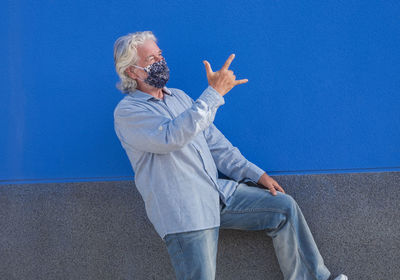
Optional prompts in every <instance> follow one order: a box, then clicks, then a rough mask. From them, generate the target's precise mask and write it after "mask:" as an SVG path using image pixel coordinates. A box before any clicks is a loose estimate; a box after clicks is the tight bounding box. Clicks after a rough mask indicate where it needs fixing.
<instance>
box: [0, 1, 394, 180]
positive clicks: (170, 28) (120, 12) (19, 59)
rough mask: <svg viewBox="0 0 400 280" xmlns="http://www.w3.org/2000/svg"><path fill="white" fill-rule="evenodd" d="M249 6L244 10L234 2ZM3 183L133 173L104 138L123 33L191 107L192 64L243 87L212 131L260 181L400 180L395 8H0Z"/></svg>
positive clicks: (198, 80)
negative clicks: (263, 176)
mask: <svg viewBox="0 0 400 280" xmlns="http://www.w3.org/2000/svg"><path fill="white" fill-rule="evenodd" d="M245 3H246V4H245ZM1 6H2V7H1V12H0V13H1V14H0V16H1V19H0V20H1V21H0V23H1V24H0V31H1V34H2V36H1V39H0V40H1V47H0V48H1V49H0V50H1V53H2V54H3V55H2V58H3V59H2V63H1V66H0V67H1V68H0V69H1V70H2V71H1V72H2V75H0V93H1V94H0V112H1V116H2V117H1V118H0V129H1V131H2V135H1V137H0V183H7V182H21V181H23V182H29V181H68V180H72V181H75V180H76V181H81V180H108V179H110V180H115V179H124V178H129V177H130V176H132V175H133V172H132V170H131V167H130V165H129V162H128V159H127V157H126V155H125V152H124V151H123V149H122V147H121V146H120V144H119V141H118V139H117V137H116V136H115V133H114V130H113V110H114V108H115V106H116V104H117V103H118V101H119V100H120V99H121V98H122V97H123V94H121V93H119V92H118V90H117V89H116V88H115V83H116V82H117V81H118V78H117V75H116V73H115V70H114V65H113V59H112V56H113V43H114V41H115V40H116V39H117V38H118V37H119V36H121V35H125V34H126V33H129V32H134V31H138V30H152V31H153V32H154V33H155V35H156V36H157V37H158V39H159V46H160V47H161V48H162V49H163V51H164V54H165V56H166V59H167V62H168V64H169V66H170V68H171V71H172V72H171V79H170V81H169V83H168V86H169V87H178V88H181V89H183V90H185V91H186V92H187V93H188V94H189V95H190V96H191V97H193V98H194V99H196V98H197V97H198V96H199V95H200V94H201V92H202V90H203V89H204V88H205V87H206V86H207V80H206V76H205V71H204V65H203V63H202V60H203V59H207V60H208V61H209V62H210V63H211V65H212V66H213V68H214V69H219V68H220V67H221V66H222V64H223V62H224V61H225V60H226V58H227V57H228V56H229V54H230V53H235V54H236V59H235V60H234V62H233V63H232V67H231V68H232V69H233V70H234V71H235V73H236V75H237V77H238V78H248V79H249V83H247V84H245V85H242V86H240V87H239V86H238V87H236V88H235V89H233V90H232V91H231V92H230V93H229V94H228V95H226V98H225V100H226V104H225V105H224V106H222V107H221V108H220V109H219V112H218V113H217V118H216V121H215V123H216V125H217V126H218V127H219V128H220V129H221V130H222V131H223V132H224V133H225V135H226V136H227V137H228V138H229V139H230V140H231V142H232V143H233V144H234V145H236V146H238V147H239V148H240V150H241V151H242V153H243V154H244V155H245V156H246V157H247V158H248V159H249V160H251V161H253V162H254V163H256V164H258V165H259V166H260V167H262V168H264V169H265V170H267V171H269V172H270V173H271V174H281V173H296V174H301V173H318V172H348V171H370V170H374V171H375V170H400V129H399V128H400V111H399V108H400V97H399V96H400V95H399V90H400V78H399V73H400V52H399V49H400V24H399V14H400V2H399V1H378V0H377V1H361V0H358V1H351V0H349V1H333V0H332V1H247V2H244V1H232V0H231V1H211V0H207V1H99V0H98V1H78V0H75V1H28V0H13V1H6V2H2V4H1Z"/></svg>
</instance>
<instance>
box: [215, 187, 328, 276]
mask: <svg viewBox="0 0 400 280" xmlns="http://www.w3.org/2000/svg"><path fill="white" fill-rule="evenodd" d="M221 228H228V229H240V230H265V231H266V233H267V234H268V235H269V236H270V237H272V241H273V244H274V248H275V253H276V256H277V258H278V261H279V265H280V268H281V271H282V273H283V276H284V279H286V280H311V279H312V280H326V279H328V278H329V276H330V272H329V271H328V269H327V268H326V267H325V265H324V262H323V259H322V257H321V255H320V253H319V251H318V248H317V246H316V244H315V242H314V239H313V237H312V235H311V232H310V230H309V228H308V226H307V223H306V221H305V219H304V217H303V214H302V212H301V210H300V208H299V206H298V205H297V203H296V202H295V201H294V199H293V198H292V197H291V196H289V195H286V194H282V193H280V192H278V194H277V195H276V196H273V195H271V194H270V192H269V191H267V190H265V189H262V188H259V187H251V186H248V185H246V184H239V186H238V187H237V189H236V191H235V192H234V193H233V195H232V197H231V198H229V200H228V202H227V205H226V206H225V207H223V208H222V211H221Z"/></svg>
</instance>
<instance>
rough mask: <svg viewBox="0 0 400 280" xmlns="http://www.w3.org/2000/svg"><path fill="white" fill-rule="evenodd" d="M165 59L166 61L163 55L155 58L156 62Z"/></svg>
mask: <svg viewBox="0 0 400 280" xmlns="http://www.w3.org/2000/svg"><path fill="white" fill-rule="evenodd" d="M163 59H164V57H163V56H162V54H159V55H157V56H155V60H156V62H158V61H160V60H163Z"/></svg>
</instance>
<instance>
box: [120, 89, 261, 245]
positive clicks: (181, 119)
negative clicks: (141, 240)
mask: <svg viewBox="0 0 400 280" xmlns="http://www.w3.org/2000/svg"><path fill="white" fill-rule="evenodd" d="M163 90H164V93H165V94H164V98H163V99H157V98H155V97H153V96H151V95H150V94H147V93H144V92H142V91H139V90H136V91H134V92H131V93H129V94H128V95H127V96H125V97H124V98H123V99H122V100H121V101H120V102H119V104H118V105H117V107H116V108H115V111H114V125H115V131H116V133H117V136H118V138H119V140H120V141H121V144H122V146H123V148H124V149H125V151H126V153H127V155H128V157H129V160H130V162H131V164H132V168H133V170H134V173H135V184H136V187H137V189H138V191H139V192H140V194H141V196H142V198H143V200H144V203H145V207H146V213H147V215H148V218H149V220H150V221H151V222H152V224H153V225H154V228H155V229H156V231H157V233H158V234H159V235H160V237H161V238H164V236H165V235H166V234H169V233H177V232H187V231H194V230H201V229H207V228H213V227H217V226H219V225H220V207H219V204H220V199H221V200H222V201H223V202H224V203H226V201H227V200H228V199H229V197H230V196H231V195H232V193H233V192H234V191H235V189H236V187H237V185H238V181H241V180H252V181H254V182H257V181H258V179H259V178H260V177H261V175H262V174H263V173H264V171H263V170H262V169H260V168H259V167H257V166H256V165H254V164H253V163H251V162H249V161H248V160H246V159H245V158H244V157H243V156H242V154H241V153H240V152H239V150H238V149H237V148H236V147H234V146H232V144H231V143H230V142H229V141H228V140H227V139H226V138H225V137H224V135H223V134H222V133H221V132H220V131H219V130H218V129H217V128H216V127H215V125H214V124H213V121H214V118H215V114H216V112H217V109H218V107H219V106H221V105H223V104H224V103H225V102H224V98H223V97H222V96H221V95H220V94H219V93H218V92H217V91H215V90H214V89H213V88H212V87H210V86H209V87H208V88H207V89H206V90H205V91H204V92H203V93H202V94H201V96H200V97H199V98H198V99H197V100H196V101H193V100H192V99H191V98H190V97H189V96H188V95H186V94H185V93H184V92H183V91H181V90H179V89H172V88H171V89H168V88H166V87H165V88H164V89H163ZM218 170H219V171H220V172H221V173H223V174H224V175H226V176H228V177H229V178H232V179H233V180H225V179H219V178H218Z"/></svg>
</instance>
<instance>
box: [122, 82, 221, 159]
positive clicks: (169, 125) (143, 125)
mask: <svg viewBox="0 0 400 280" xmlns="http://www.w3.org/2000/svg"><path fill="white" fill-rule="evenodd" d="M224 103H225V102H224V98H223V97H222V96H221V95H220V94H219V93H218V92H217V91H216V90H215V89H213V88H212V87H211V86H209V87H208V88H207V89H206V90H205V91H204V92H203V93H202V94H201V96H200V97H199V98H198V99H197V100H196V101H195V102H194V103H193V104H192V106H191V107H190V108H188V109H187V110H186V111H184V112H183V113H181V114H180V115H178V116H177V117H176V118H174V119H170V118H168V117H166V116H163V115H159V114H156V113H154V112H152V111H150V110H148V109H146V108H145V107H138V106H135V105H132V104H124V105H122V106H121V107H119V108H118V107H117V109H116V110H115V112H114V127H115V132H116V133H117V136H118V138H119V139H120V141H121V143H122V145H124V146H128V147H130V148H133V149H136V150H139V151H143V152H150V153H157V154H166V153H170V152H173V151H176V150H179V149H181V148H182V147H183V146H185V145H186V144H187V143H188V142H190V141H191V140H192V139H193V138H194V137H195V136H196V135H197V134H198V133H200V132H202V131H204V129H206V128H207V127H208V126H209V125H210V124H211V123H212V122H213V121H214V118H215V114H216V111H217V109H218V107H219V106H221V105H223V104H224Z"/></svg>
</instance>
